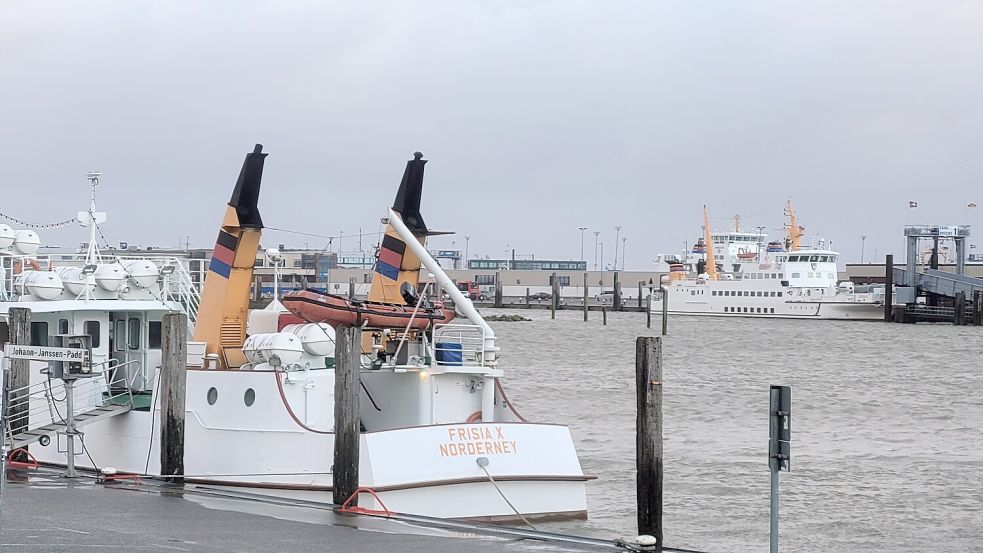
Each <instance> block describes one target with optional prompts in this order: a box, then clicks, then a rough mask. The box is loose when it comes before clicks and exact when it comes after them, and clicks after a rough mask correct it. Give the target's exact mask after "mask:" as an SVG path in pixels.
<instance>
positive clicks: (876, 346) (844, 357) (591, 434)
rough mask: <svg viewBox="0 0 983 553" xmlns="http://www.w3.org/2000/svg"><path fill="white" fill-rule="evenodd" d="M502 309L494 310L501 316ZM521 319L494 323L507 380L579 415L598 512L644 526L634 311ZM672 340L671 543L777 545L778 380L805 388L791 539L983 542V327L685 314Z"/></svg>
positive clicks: (892, 544) (521, 404)
mask: <svg viewBox="0 0 983 553" xmlns="http://www.w3.org/2000/svg"><path fill="white" fill-rule="evenodd" d="M488 311H489V312H494V311H496V310H488ZM505 312H510V313H519V314H522V315H525V316H527V317H530V318H532V319H534V321H533V322H515V323H505V322H499V323H492V325H493V326H494V328H495V331H496V333H497V334H498V336H499V338H500V344H501V346H502V347H503V349H504V355H503V359H502V365H503V368H504V369H505V371H506V381H505V384H506V389H507V390H508V392H509V395H510V398H511V399H512V401H513V403H515V404H516V406H517V408H518V409H519V410H520V412H522V413H523V415H525V416H526V417H527V418H529V419H530V420H534V421H548V422H559V423H564V424H568V425H569V426H570V428H571V431H572V433H573V436H574V440H575V442H576V444H577V448H578V452H579V454H580V460H581V463H582V465H583V468H584V471H585V472H586V473H589V474H593V475H596V476H598V477H599V479H598V480H596V481H593V482H591V483H589V484H588V486H589V487H588V494H589V495H588V501H589V513H590V520H589V521H587V522H573V523H563V524H559V525H553V526H552V527H551V529H554V530H563V531H567V532H571V533H581V534H589V535H594V536H603V537H613V536H619V535H634V533H635V528H634V527H635V484H634V479H635V466H634V461H635V453H634V447H635V446H634V444H635V437H634V433H635V391H634V367H635V365H634V351H635V346H634V341H635V338H636V337H637V336H642V335H656V333H657V332H658V329H656V328H654V327H655V324H654V323H655V321H653V329H652V330H651V331H648V330H646V328H645V317H644V315H642V314H639V313H621V314H618V313H609V314H608V326H606V327H605V326H602V325H601V317H600V315H601V314H600V313H593V312H592V313H591V314H590V315H591V321H590V322H589V323H584V322H583V315H582V313H580V312H573V311H561V312H558V313H557V319H556V320H555V321H554V320H550V315H549V312H548V311H505ZM669 332H670V335H669V336H668V337H667V339H666V341H665V344H664V357H665V361H664V381H665V388H664V394H665V396H664V410H665V411H664V413H665V428H664V435H665V517H664V527H665V540H666V544H667V545H670V546H674V547H687V548H694V549H702V550H709V551H748V550H757V551H761V550H767V547H768V505H769V504H768V496H769V473H768V467H767V441H768V386H769V384H786V385H789V386H791V387H792V472H791V473H782V486H781V487H782V491H781V500H782V505H781V512H782V518H781V545H782V549H783V550H785V551H902V550H907V551H910V550H916V549H925V550H931V551H983V428H981V427H983V397H981V396H983V328H974V327H953V326H948V325H945V326H943V325H897V324H886V323H860V322H834V321H785V320H765V319H758V320H755V319H721V318H699V317H674V318H671V319H670V321H669Z"/></svg>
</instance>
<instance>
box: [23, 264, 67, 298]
mask: <svg viewBox="0 0 983 553" xmlns="http://www.w3.org/2000/svg"><path fill="white" fill-rule="evenodd" d="M22 282H23V285H24V288H26V289H27V293H28V294H31V295H32V296H34V297H36V298H38V299H42V300H53V299H55V298H57V297H58V296H60V295H61V292H62V290H64V289H65V286H64V284H63V283H62V281H61V277H59V276H58V273H56V272H54V271H25V273H24V275H23V281H22Z"/></svg>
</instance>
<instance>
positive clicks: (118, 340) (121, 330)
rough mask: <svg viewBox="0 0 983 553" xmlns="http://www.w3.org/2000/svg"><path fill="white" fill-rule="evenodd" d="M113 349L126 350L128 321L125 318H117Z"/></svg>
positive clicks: (114, 326) (114, 327) (114, 328)
mask: <svg viewBox="0 0 983 553" xmlns="http://www.w3.org/2000/svg"><path fill="white" fill-rule="evenodd" d="M113 349H115V350H116V351H126V321H125V320H123V319H116V324H114V325H113Z"/></svg>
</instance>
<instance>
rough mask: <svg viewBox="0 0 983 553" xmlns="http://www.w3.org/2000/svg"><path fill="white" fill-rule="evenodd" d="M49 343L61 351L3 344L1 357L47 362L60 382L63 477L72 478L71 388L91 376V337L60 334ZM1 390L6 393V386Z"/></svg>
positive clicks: (73, 469) (72, 428)
mask: <svg viewBox="0 0 983 553" xmlns="http://www.w3.org/2000/svg"><path fill="white" fill-rule="evenodd" d="M52 339H53V340H54V342H55V343H56V344H60V346H61V347H49V346H22V345H16V344H7V345H5V346H4V348H3V350H4V356H5V357H6V358H8V359H29V360H31V361H47V362H48V364H49V365H48V366H49V368H50V371H51V376H53V377H55V378H60V379H62V381H63V382H64V386H65V407H66V409H65V410H66V411H67V413H65V437H66V442H67V447H66V453H67V454H68V460H67V463H66V468H65V476H66V477H67V478H74V477H75V476H78V472H77V471H76V470H75V436H77V435H78V434H79V432H78V431H77V430H76V429H75V397H74V396H75V393H74V387H75V380H76V379H79V378H89V377H91V376H93V375H92V337H90V336H88V335H69V334H62V335H57V336H53V337H52ZM6 374H7V371H6V370H5V371H4V376H6ZM4 389H5V391H6V383H5V386H4ZM0 403H2V401H0ZM0 407H2V405H0ZM3 416H4V424H6V420H7V419H6V413H5V412H3ZM4 444H6V441H4ZM4 447H6V446H4ZM3 455H4V458H5V459H6V451H4V452H3Z"/></svg>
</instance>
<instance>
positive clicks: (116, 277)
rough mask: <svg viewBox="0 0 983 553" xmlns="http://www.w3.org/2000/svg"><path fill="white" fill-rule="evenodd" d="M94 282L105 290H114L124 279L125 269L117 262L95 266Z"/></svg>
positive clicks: (121, 284)
mask: <svg viewBox="0 0 983 553" xmlns="http://www.w3.org/2000/svg"><path fill="white" fill-rule="evenodd" d="M95 277H96V284H97V285H99V288H102V289H103V290H105V291H107V292H115V291H117V290H119V289H120V287H122V286H123V282H125V281H126V271H124V270H123V266H122V265H120V264H119V263H108V264H105V265H99V266H98V267H96V273H95Z"/></svg>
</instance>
